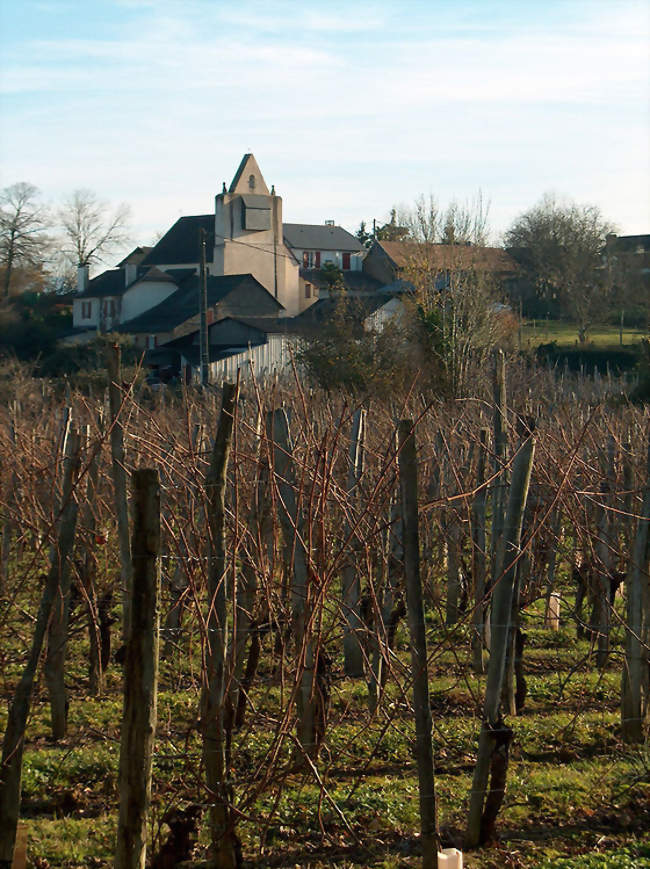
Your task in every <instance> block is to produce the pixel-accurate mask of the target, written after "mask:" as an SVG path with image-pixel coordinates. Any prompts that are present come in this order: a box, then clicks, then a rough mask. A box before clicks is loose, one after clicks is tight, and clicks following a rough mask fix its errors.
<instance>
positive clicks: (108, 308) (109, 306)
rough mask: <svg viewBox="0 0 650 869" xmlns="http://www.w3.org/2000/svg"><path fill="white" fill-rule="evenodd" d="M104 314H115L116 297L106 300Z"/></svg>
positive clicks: (106, 315) (107, 315)
mask: <svg viewBox="0 0 650 869" xmlns="http://www.w3.org/2000/svg"><path fill="white" fill-rule="evenodd" d="M104 316H105V317H114V316H115V299H106V301H105V302H104Z"/></svg>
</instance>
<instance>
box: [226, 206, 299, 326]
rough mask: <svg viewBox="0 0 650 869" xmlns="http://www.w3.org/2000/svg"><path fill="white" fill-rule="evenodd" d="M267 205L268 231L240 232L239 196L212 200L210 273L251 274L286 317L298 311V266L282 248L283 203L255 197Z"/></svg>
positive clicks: (241, 216)
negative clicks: (274, 299)
mask: <svg viewBox="0 0 650 869" xmlns="http://www.w3.org/2000/svg"><path fill="white" fill-rule="evenodd" d="M254 195H256V196H260V197H263V198H264V199H266V201H267V202H268V204H269V210H270V214H271V228H270V229H259V230H247V229H244V228H243V213H244V203H243V200H242V198H241V196H240V195H239V194H232V193H220V194H219V195H218V196H217V197H216V199H215V223H214V227H215V228H214V232H215V243H214V257H213V263H212V267H211V269H210V273H211V274H213V275H241V274H252V275H253V276H254V277H255V278H257V280H258V281H259V282H260V283H261V284H262V286H263V287H265V288H266V289H267V290H268V291H269V293H271V295H272V296H274V297H275V298H277V299H278V301H279V302H280V303H281V304H282V305H284V307H285V308H286V313H287V314H288V315H289V316H293V315H295V314H298V313H299V312H300V310H301V298H300V278H299V274H298V264H297V263H295V262H294V261H293V259H292V257H291V254H290V253H289V252H288V250H287V249H286V248H285V246H284V241H283V233H282V199H281V197H280V196H271V195H270V194H269V195H265V194H260V193H255V194H254Z"/></svg>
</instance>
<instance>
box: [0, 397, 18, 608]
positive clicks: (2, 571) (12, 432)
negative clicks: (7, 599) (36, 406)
mask: <svg viewBox="0 0 650 869" xmlns="http://www.w3.org/2000/svg"><path fill="white" fill-rule="evenodd" d="M16 404H17V403H16V402H14V405H13V409H12V415H11V420H10V423H9V439H10V441H11V444H12V445H13V446H14V447H15V444H16V416H17V413H16ZM16 482H17V481H16V472H15V471H13V472H12V474H11V480H10V482H9V487H8V489H7V495H6V498H5V504H4V507H5V510H6V511H7V512H6V515H4V516H3V520H2V543H1V544H0V546H1V553H0V598H3V597H4V595H5V592H6V590H7V582H8V580H9V553H10V549H11V532H12V524H13V523H12V520H11V517H10V515H9V511H10V510H11V508H12V506H13V502H14V500H15V494H14V492H15V489H16Z"/></svg>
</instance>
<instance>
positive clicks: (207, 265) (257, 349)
mask: <svg viewBox="0 0 650 869" xmlns="http://www.w3.org/2000/svg"><path fill="white" fill-rule="evenodd" d="M282 218H283V215H282V198H281V197H280V196H278V195H277V194H276V192H275V188H274V187H271V189H270V190H269V188H268V186H267V184H266V182H265V180H264V177H263V175H262V172H261V171H260V168H259V166H258V164H257V161H256V159H255V157H254V156H253V154H245V155H244V157H243V159H242V161H241V163H240V165H239V168H238V169H237V171H236V173H235V175H234V177H233V179H232V182H231V184H230V186H229V187H226V185H225V183H224V185H223V189H222V191H221V192H220V193H219V194H218V195H217V196H216V197H215V209H214V213H213V214H201V215H192V216H187V217H181V218H179V219H178V220H177V221H176V223H175V224H174V225H173V226H172V227H171V228H170V229H169V230H168V231H167V232H166V233H164V235H163V236H162V237H161V238H160V240H159V241H158V242H157V244H155V246H153V247H136V248H135V249H134V250H133V251H132V252H131V253H130V254H129V255H128V256H127V257H125V258H124V259H123V260H122V261H121V262H120V263H119V264H118V266H117V267H116V268H114V269H110V270H108V271H105V272H103V273H101V274H99V275H97V277H95V278H93V279H92V280H90V279H89V275H88V268H87V267H82V268H79V269H78V284H77V293H76V295H75V296H74V300H73V332H72V334H70V335H68V336H67V337H66V338H65V339H64V340H63V343H64V344H65V345H67V346H71V345H75V344H80V343H85V342H88V341H91V340H93V339H94V338H95V337H96V335H97V333H98V332H99V333H107V332H119V333H123V334H125V335H128V336H131V337H132V340H133V341H134V343H135V344H136V345H137V346H139V347H142V348H143V349H145V350H146V351H147V365H148V367H149V368H151V369H153V370H154V371H156V372H158V373H159V374H160V376H161V378H162V379H163V380H165V379H168V378H183V379H184V380H186V381H189V380H190V379H191V378H192V377H194V376H196V373H197V370H198V368H199V366H200V343H201V341H200V304H199V302H200V298H201V290H202V285H204V286H205V291H206V292H205V297H206V313H205V316H206V318H207V333H208V347H209V351H208V356H209V365H210V373H211V376H212V377H213V378H216V377H218V376H226V377H227V376H232V375H233V373H234V372H236V370H237V369H238V368H243V369H245V370H246V371H252V372H253V373H254V374H255V375H257V376H259V375H262V374H264V373H268V372H272V371H276V370H278V369H281V368H282V367H283V366H285V365H286V364H287V363H288V362H289V359H290V357H291V350H290V348H291V345H292V344H293V343H295V342H296V340H297V338H298V336H300V335H304V334H308V333H309V331H310V329H314V328H318V325H319V324H320V323H323V322H325V321H326V320H327V319H328V317H329V316H330V315H331V312H332V309H333V306H334V305H335V304H336V303H337V290H339V289H340V290H343V291H344V292H345V295H346V298H354V300H355V311H356V312H357V316H359V317H360V318H361V319H362V321H363V324H364V325H365V326H366V328H374V329H381V328H382V327H383V325H385V323H386V322H387V321H389V320H391V319H394V318H396V317H399V316H400V312H401V309H402V298H403V296H404V294H405V293H406V294H408V293H409V291H410V290H411V285H410V283H409V281H408V280H406V279H405V278H404V275H403V269H404V267H405V266H406V264H407V262H408V261H409V257H410V255H411V249H412V248H413V247H414V243H413V242H407V241H380V240H377V239H375V240H373V241H371V242H370V243H369V246H364V244H362V242H361V241H360V240H359V238H357V237H356V236H354V235H352V234H351V233H350V232H348V231H346V230H345V229H343V228H342V227H340V226H336V225H335V223H334V221H333V220H326V221H325V222H324V223H323V224H322V225H312V224H301V223H284V222H283V219H282ZM434 247H435V248H437V249H439V250H438V255H439V257H440V263H439V265H440V272H441V273H443V272H444V270H445V268H446V265H445V251H444V248H445V245H435V246H434ZM477 256H478V257H479V258H480V265H481V267H482V268H485V269H487V270H488V271H490V272H491V273H492V274H493V275H494V276H495V277H496V278H498V279H499V280H500V281H505V282H507V281H514V280H516V279H517V275H518V272H519V269H518V266H517V263H516V262H515V261H514V260H513V259H512V257H510V256H509V254H508V253H507V252H506V251H505V250H503V249H501V248H481V249H480V250H478V249H471V250H470V249H466V251H465V252H464V258H465V259H466V260H467V264H469V263H470V261H472V262H473V264H474V265H476V264H477ZM203 270H204V271H205V281H203V280H202V275H203ZM328 275H335V276H336V277H337V280H335V281H334V283H332V281H328V280H327V276H328Z"/></svg>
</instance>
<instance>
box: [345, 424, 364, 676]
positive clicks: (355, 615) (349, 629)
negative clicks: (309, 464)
mask: <svg viewBox="0 0 650 869" xmlns="http://www.w3.org/2000/svg"><path fill="white" fill-rule="evenodd" d="M365 428H366V412H365V410H364V409H363V408H359V409H358V410H357V411H356V413H355V414H354V420H353V426H352V440H351V443H350V467H349V472H348V487H347V493H346V494H347V502H348V505H349V506H350V507H351V508H353V507H354V505H355V503H356V502H357V500H358V489H359V483H360V480H361V475H362V473H363V453H364V441H365ZM343 535H344V537H345V538H346V539H347V538H348V537H350V536H351V535H352V536H351V540H350V545H349V553H348V558H347V561H346V563H345V566H344V568H343V576H342V578H341V586H342V588H341V591H342V595H341V596H342V600H341V606H342V609H343V620H344V628H343V657H344V669H345V675H346V676H353V677H356V676H363V652H362V649H361V643H360V636H359V631H360V629H361V625H362V621H361V611H360V608H361V588H360V583H359V566H358V563H357V545H356V534H354V533H353V529H352V526H351V523H350V520H347V521H346V524H345V530H344V532H343Z"/></svg>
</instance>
